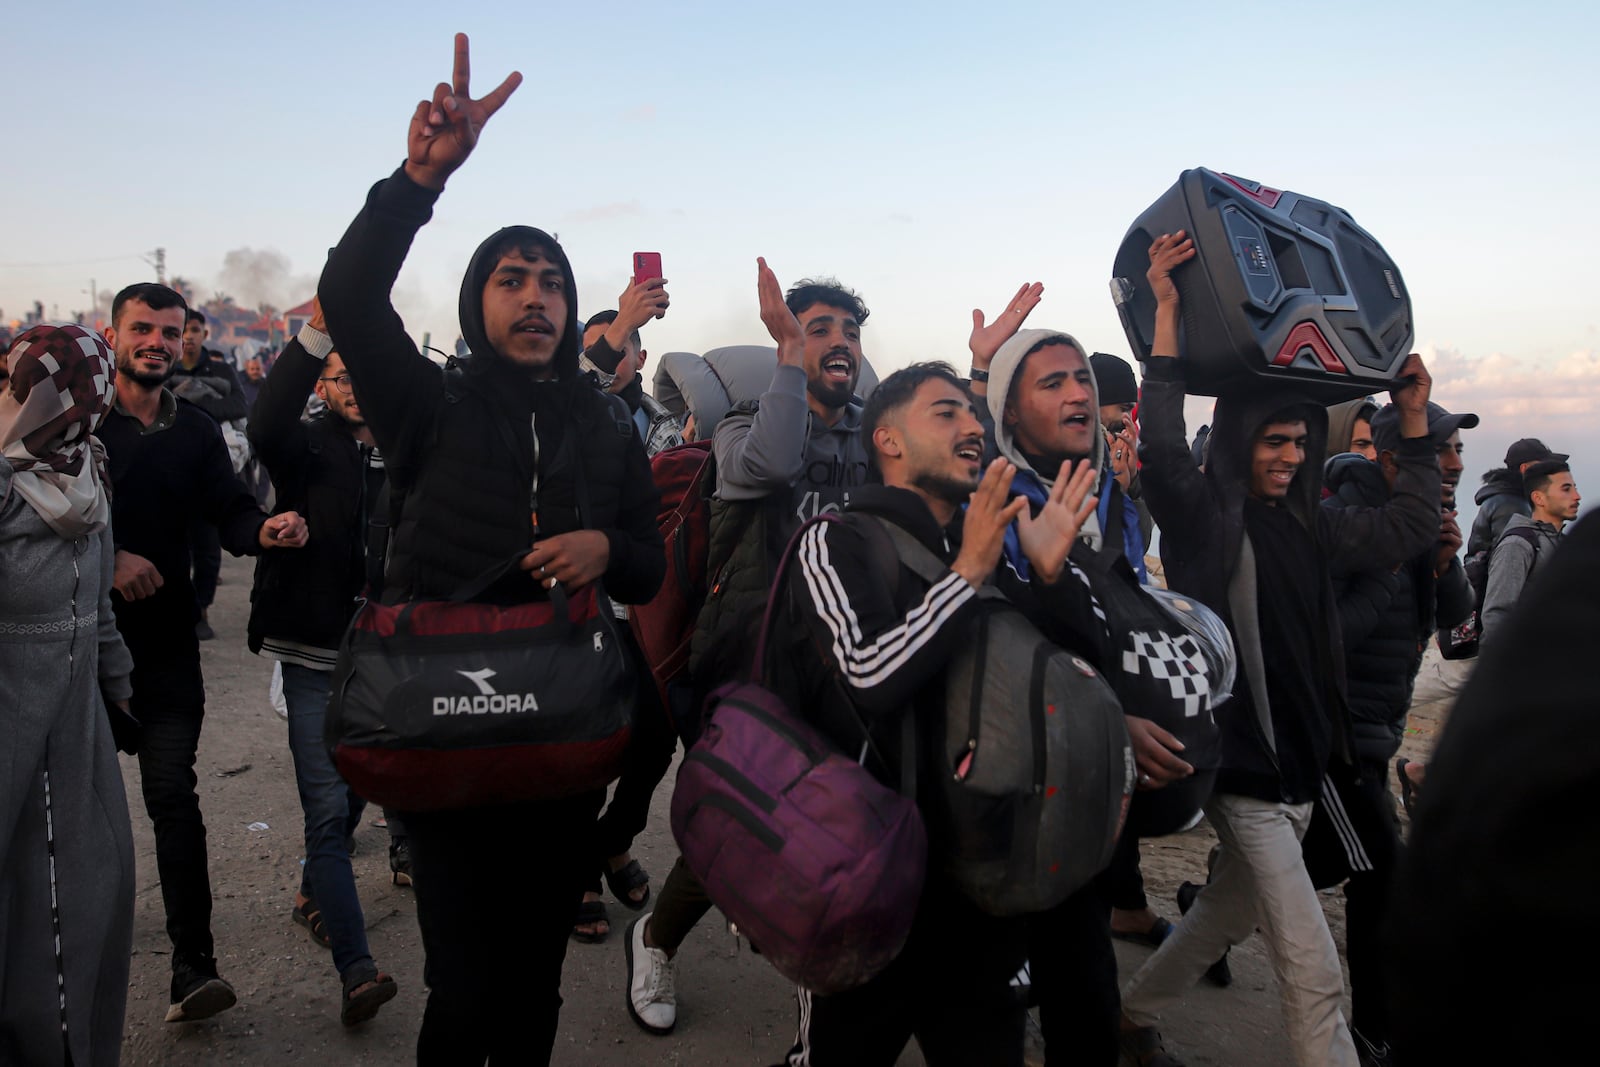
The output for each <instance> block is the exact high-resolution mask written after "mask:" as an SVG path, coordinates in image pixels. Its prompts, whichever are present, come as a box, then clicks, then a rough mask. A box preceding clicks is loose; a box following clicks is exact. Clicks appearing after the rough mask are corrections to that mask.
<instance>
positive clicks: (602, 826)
mask: <svg viewBox="0 0 1600 1067" xmlns="http://www.w3.org/2000/svg"><path fill="white" fill-rule="evenodd" d="M623 633H625V634H627V640H628V642H629V644H630V645H631V644H632V642H633V635H632V633H630V632H629V631H628V630H627V628H626V627H623ZM635 666H636V668H637V670H638V672H639V679H640V683H641V684H640V686H639V697H638V700H637V702H636V703H635V705H634V707H635V708H636V711H635V714H634V728H633V738H632V740H631V742H630V743H629V745H628V752H627V756H626V761H625V763H624V764H623V768H622V777H620V778H618V779H617V785H616V789H615V790H614V791H613V792H612V794H611V803H610V804H608V805H607V806H606V810H605V814H603V815H601V816H600V820H599V821H598V822H597V823H595V828H594V831H595V832H594V842H593V848H592V852H593V855H594V867H593V869H594V873H593V874H592V875H591V876H590V880H589V885H588V886H587V888H588V889H590V890H591V891H593V892H596V893H598V892H599V891H600V878H601V874H602V872H603V871H605V870H606V868H607V863H606V861H607V860H609V859H610V858H611V857H612V856H620V855H622V854H623V853H624V852H627V851H628V850H629V849H631V848H633V839H634V838H635V837H637V836H639V832H640V831H641V830H643V829H644V828H645V824H646V823H648V822H649V821H650V800H651V798H652V797H653V796H654V795H655V791H656V787H657V786H659V785H660V784H661V779H663V778H665V777H666V774H667V768H668V767H671V766H672V754H673V752H674V751H675V750H676V749H677V747H678V738H677V735H676V734H675V733H674V732H673V730H672V727H671V724H670V723H669V722H668V720H667V715H666V711H665V710H664V709H663V708H662V707H661V697H660V695H659V694H658V693H657V692H656V687H655V682H654V681H653V680H652V679H651V677H650V670H649V668H648V667H646V666H645V665H644V657H643V656H642V655H636V656H635Z"/></svg>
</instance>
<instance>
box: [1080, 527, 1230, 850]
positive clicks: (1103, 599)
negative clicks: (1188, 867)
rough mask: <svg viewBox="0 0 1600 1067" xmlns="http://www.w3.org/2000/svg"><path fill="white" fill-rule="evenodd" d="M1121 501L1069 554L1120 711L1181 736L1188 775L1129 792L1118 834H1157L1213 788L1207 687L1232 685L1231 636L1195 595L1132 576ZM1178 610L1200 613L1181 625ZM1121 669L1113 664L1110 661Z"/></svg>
mask: <svg viewBox="0 0 1600 1067" xmlns="http://www.w3.org/2000/svg"><path fill="white" fill-rule="evenodd" d="M1121 514H1122V509H1121V508H1117V507H1113V508H1111V509H1110V515H1111V518H1110V520H1109V521H1108V523H1107V526H1108V529H1107V530H1106V531H1105V536H1104V539H1103V544H1102V547H1101V548H1100V549H1099V550H1098V551H1094V550H1091V549H1090V548H1089V547H1088V546H1087V545H1084V544H1082V543H1079V544H1078V545H1077V546H1076V547H1074V548H1073V550H1072V556H1071V560H1072V562H1073V564H1074V565H1075V566H1076V568H1077V570H1078V571H1079V572H1080V573H1081V574H1082V575H1083V576H1084V577H1086V578H1087V579H1088V582H1089V588H1090V591H1091V592H1092V593H1093V594H1094V598H1095V601H1096V605H1097V607H1098V609H1099V611H1100V613H1102V614H1104V616H1105V621H1106V628H1107V630H1108V632H1109V633H1110V636H1111V644H1112V648H1113V651H1114V654H1115V656H1116V659H1115V660H1112V661H1109V662H1108V663H1107V672H1106V679H1107V680H1108V681H1109V682H1110V683H1111V688H1112V689H1113V690H1115V691H1116V694H1117V698H1118V699H1119V700H1120V701H1121V702H1122V710H1123V712H1124V713H1125V714H1127V715H1133V716H1137V717H1139V718H1143V719H1149V720H1150V721H1151V722H1153V723H1155V724H1156V725H1157V726H1160V727H1161V728H1162V729H1164V730H1166V731H1168V732H1169V733H1171V734H1173V735H1174V736H1175V737H1177V738H1178V740H1180V741H1182V742H1183V746H1184V749H1183V752H1182V757H1183V759H1184V760H1185V761H1186V762H1188V763H1189V764H1190V765H1192V766H1193V767H1194V769H1195V773H1194V774H1193V775H1191V776H1190V777H1188V778H1185V779H1183V780H1181V781H1178V782H1174V783H1172V784H1170V785H1168V786H1166V787H1165V788H1162V789H1155V790H1141V791H1139V792H1137V793H1135V794H1134V799H1133V803H1132V805H1131V806H1130V807H1129V810H1128V825H1127V829H1126V831H1125V832H1127V833H1132V834H1137V835H1138V836H1139V837H1160V836H1163V835H1165V834H1170V833H1175V832H1176V831H1178V830H1181V829H1183V828H1185V827H1186V826H1188V825H1189V824H1190V823H1192V822H1193V821H1194V819H1195V817H1196V816H1198V815H1199V813H1200V807H1201V805H1202V804H1204V803H1205V802H1206V799H1207V798H1208V797H1209V796H1210V795H1211V787H1212V785H1213V784H1214V783H1215V781H1216V775H1217V764H1218V762H1219V761H1220V759H1221V754H1222V735H1221V732H1220V731H1219V730H1218V728H1217V720H1216V716H1215V714H1214V710H1215V709H1214V703H1219V702H1220V701H1214V698H1213V694H1215V693H1225V692H1228V691H1229V690H1230V689H1231V688H1232V682H1231V680H1230V679H1229V678H1227V677H1221V676H1220V675H1221V674H1222V673H1223V672H1227V673H1229V674H1231V671H1228V667H1229V665H1231V664H1232V662H1233V647H1232V640H1231V638H1229V637H1228V636H1227V630H1226V627H1225V626H1224V625H1223V623H1222V622H1221V620H1220V619H1218V618H1217V617H1216V615H1215V614H1213V613H1212V612H1210V611H1209V610H1208V609H1207V608H1205V607H1204V606H1203V605H1201V604H1199V603H1198V602H1196V601H1193V600H1189V599H1187V598H1184V597H1180V596H1178V595H1177V594H1175V593H1171V592H1169V591H1167V590H1164V589H1154V588H1148V587H1146V586H1142V585H1140V584H1139V579H1138V577H1137V576H1136V575H1135V574H1134V573H1133V568H1132V567H1131V566H1130V565H1129V564H1128V562H1127V560H1126V559H1125V558H1124V557H1123V554H1122V534H1121V530H1120V529H1119V528H1117V527H1119V526H1120V523H1119V522H1118V520H1119V519H1120V518H1121ZM1184 616H1190V617H1191V618H1194V619H1198V620H1201V622H1200V624H1199V625H1190V624H1186V622H1185V620H1184ZM1118 667H1120V669H1117V668H1118Z"/></svg>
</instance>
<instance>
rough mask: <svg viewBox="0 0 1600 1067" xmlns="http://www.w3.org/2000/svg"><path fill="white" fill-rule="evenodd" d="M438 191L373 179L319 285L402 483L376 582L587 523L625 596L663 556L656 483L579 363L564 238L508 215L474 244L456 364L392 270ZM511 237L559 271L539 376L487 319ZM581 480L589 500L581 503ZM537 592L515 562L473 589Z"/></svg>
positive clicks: (448, 581) (629, 427)
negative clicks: (559, 303)
mask: <svg viewBox="0 0 1600 1067" xmlns="http://www.w3.org/2000/svg"><path fill="white" fill-rule="evenodd" d="M436 199H438V193H437V192H435V191H433V190H429V189H424V188H423V187H421V186H419V185H417V184H416V183H415V182H413V181H411V179H410V178H408V177H406V175H405V172H404V169H401V170H399V171H397V172H396V173H395V174H394V175H393V176H391V177H390V178H388V179H386V180H384V181H381V182H379V183H378V184H377V185H375V186H373V188H372V191H371V192H370V193H369V194H368V196H367V203H366V205H365V207H363V208H362V210H361V213H360V214H359V215H357V216H356V219H355V221H354V222H352V223H351V224H350V228H349V229H348V230H347V231H345V235H344V237H343V238H342V239H341V240H340V242H339V245H338V247H336V248H335V249H334V250H333V251H332V252H331V253H330V254H329V256H328V264H327V266H326V267H325V268H324V270H323V274H322V280H321V282H320V284H319V285H318V289H317V292H318V295H319V297H320V298H321V301H322V309H323V314H324V315H325V316H326V318H327V322H328V332H329V334H330V335H331V336H332V337H333V340H334V345H335V347H336V348H337V349H338V351H339V353H340V354H341V355H342V356H343V357H344V361H345V366H346V367H348V368H349V370H350V374H351V377H352V378H354V379H355V382H356V390H357V392H358V393H359V394H360V396H361V408H362V412H363V413H364V414H365V416H366V419H367V425H368V426H369V427H370V428H371V430H372V434H373V437H374V438H375V439H376V440H377V442H378V447H379V449H380V450H381V451H382V452H383V456H384V463H385V466H386V468H387V469H388V473H389V479H390V484H391V486H392V487H394V488H395V489H397V490H399V491H400V492H403V493H404V494H405V501H404V506H403V510H402V511H401V517H400V521H399V524H398V526H397V527H396V529H395V533H394V542H393V548H392V550H391V553H390V557H389V570H388V581H387V586H386V589H385V597H386V598H387V599H390V600H400V599H404V598H406V597H407V596H420V597H446V596H449V595H451V594H452V593H454V592H456V591H457V590H458V589H460V588H461V587H462V586H463V585H465V584H466V583H467V582H469V581H471V580H472V579H474V578H476V577H477V576H479V575H481V574H483V573H484V572H485V571H487V570H488V569H489V568H491V567H493V566H494V565H496V564H498V563H502V562H504V561H506V560H507V559H509V558H510V557H511V556H512V555H513V554H515V553H517V552H519V551H523V552H525V551H526V550H527V549H528V547H529V545H531V544H532V543H533V541H534V539H535V538H536V537H543V536H553V535H556V534H561V533H565V532H568V531H571V530H575V529H579V528H583V529H591V530H599V531H601V532H603V533H605V535H606V537H607V540H608V543H609V545H610V558H609V562H608V564H607V567H606V571H605V575H604V581H605V585H606V591H607V592H608V593H609V594H610V595H611V596H612V597H614V598H615V599H617V600H619V601H621V602H623V603H640V602H642V601H645V600H648V599H649V598H650V597H651V596H653V595H654V594H655V591H656V589H657V588H658V587H659V586H660V584H661V578H662V576H663V574H664V573H665V571H666V558H665V555H664V554H663V550H662V543H661V535H660V532H659V530H658V529H657V528H656V521H655V519H656V509H657V504H658V496H657V493H656V489H655V484H654V482H653V481H652V480H651V477H650V465H649V462H648V461H647V460H646V459H645V455H644V449H643V447H642V446H641V445H640V444H639V440H638V437H637V435H636V434H635V433H634V430H633V422H632V420H631V418H630V417H629V413H628V410H627V406H626V405H625V404H623V403H622V401H620V400H618V399H616V398H615V397H608V396H606V395H605V394H603V393H600V392H599V391H597V390H596V389H594V388H593V387H592V386H591V385H590V384H589V383H588V381H587V380H586V379H584V378H583V377H582V376H580V375H579V373H578V352H579V343H580V338H579V335H578V320H577V306H578V299H577V290H576V286H575V285H574V283H573V280H572V268H571V265H570V264H569V263H568V262H567V259H566V255H565V253H563V252H562V250H561V246H560V245H558V244H556V242H555V241H554V239H552V238H551V237H549V236H548V235H547V234H545V233H543V232H542V231H539V230H535V229H533V228H532V227H528V226H513V227H507V228H505V229H503V230H500V231H498V232H496V233H495V234H493V235H491V236H490V237H489V238H488V239H487V240H486V241H484V242H483V244H481V245H479V247H478V250H477V251H476V252H475V253H474V254H473V257H472V261H471V262H470V263H469V264H468V266H467V271H466V274H465V276H464V277H463V279H462V283H461V294H460V314H461V335H462V337H463V338H465V340H466V342H467V344H468V346H469V347H470V348H471V350H472V353H473V354H472V356H471V358H469V359H468V360H467V361H466V363H465V365H464V369H462V370H461V371H459V372H454V371H452V372H446V371H445V370H444V369H443V368H441V367H439V366H438V365H437V364H435V363H433V362H432V361H431V360H429V359H428V358H426V357H425V356H423V355H422V354H421V353H420V352H419V351H418V350H417V347H416V345H415V344H414V343H413V342H412V341H411V339H410V337H409V336H407V334H406V332H405V327H404V324H403V323H402V322H401V321H400V316H399V315H398V314H396V312H395V310H394V308H393V307H392V306H390V303H389V291H390V289H391V288H392V287H393V285H394V280H395V277H396V275H397V274H398V273H399V271H400V267H401V265H402V264H403V263H404V261H405V257H406V253H407V251H409V249H410V247H411V241H412V239H413V238H414V237H415V236H416V233H417V230H419V229H420V228H421V227H422V225H423V224H424V223H426V222H427V221H428V219H429V218H430V217H431V215H432V209H433V203H434V201H435V200H436ZM508 242H509V243H511V244H513V245H520V246H526V245H535V246H537V247H539V248H540V249H541V251H543V252H545V253H546V254H547V255H548V256H550V257H551V258H553V259H554V260H555V261H556V262H557V263H558V264H559V265H560V267H561V268H562V272H563V274H564V276H565V279H566V300H567V315H566V321H565V322H564V323H563V324H562V335H561V342H560V345H559V347H558V348H557V350H556V355H555V371H556V376H555V378H554V380H550V381H535V380H534V379H533V378H531V377H530V376H529V374H528V372H527V371H526V370H524V369H522V368H519V367H517V366H516V365H515V364H512V363H510V362H508V361H506V360H505V359H503V358H501V357H500V355H499V354H498V353H497V352H495V350H494V348H493V346H492V345H490V343H489V339H488V336H487V334H486V333H485V331H484V325H483V289H484V285H485V283H486V282H487V281H488V279H489V275H490V274H491V273H492V272H493V270H494V268H495V266H496V264H497V263H498V261H499V257H498V255H497V254H494V253H495V250H496V249H503V248H504V247H505V245H506V244H507V243H508ZM580 485H581V489H582V491H583V492H584V493H585V495H586V496H587V504H588V507H587V509H586V510H587V514H585V515H583V516H582V517H581V519H580V517H579V516H578V514H577V511H578V508H577V504H578V497H579V491H580ZM534 514H537V515H538V529H537V531H536V530H535V528H534V522H533V516H534ZM543 596H544V591H543V589H542V588H540V586H539V585H538V583H536V582H535V581H533V580H532V578H531V577H530V576H529V575H527V574H525V573H522V572H520V571H518V572H513V573H512V574H511V575H510V576H508V577H507V578H505V579H502V580H501V581H500V582H498V583H497V584H496V585H495V586H493V587H492V588H491V589H490V591H489V592H488V593H487V594H486V595H485V596H484V597H483V598H482V599H486V600H491V601H494V602H499V603H516V602H519V601H524V600H532V599H539V598H542V597H543Z"/></svg>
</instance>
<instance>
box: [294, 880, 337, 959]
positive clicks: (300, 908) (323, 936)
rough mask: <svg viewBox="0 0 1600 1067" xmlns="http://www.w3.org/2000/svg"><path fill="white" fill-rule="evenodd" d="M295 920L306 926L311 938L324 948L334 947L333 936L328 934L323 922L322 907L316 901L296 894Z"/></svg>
mask: <svg viewBox="0 0 1600 1067" xmlns="http://www.w3.org/2000/svg"><path fill="white" fill-rule="evenodd" d="M294 921H295V922H296V923H298V924H299V925H301V926H304V927H305V928H306V933H308V934H310V935H311V940H313V941H315V942H316V943H317V944H319V945H321V946H322V947H323V948H326V949H331V948H333V938H331V937H329V936H328V928H327V927H326V926H325V925H323V922H322V909H321V908H318V907H317V903H316V901H314V900H312V899H311V898H310V897H301V896H300V895H299V894H298V893H297V894H295V904H294Z"/></svg>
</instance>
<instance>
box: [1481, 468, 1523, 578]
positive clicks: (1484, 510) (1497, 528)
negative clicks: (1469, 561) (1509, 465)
mask: <svg viewBox="0 0 1600 1067" xmlns="http://www.w3.org/2000/svg"><path fill="white" fill-rule="evenodd" d="M1472 502H1473V503H1474V504H1476V505H1478V516H1477V518H1475V519H1473V520H1472V533H1471V535H1470V536H1468V538H1467V555H1469V556H1471V555H1474V554H1476V553H1478V552H1493V551H1494V546H1495V544H1496V543H1497V542H1498V541H1499V540H1500V534H1501V533H1503V532H1504V531H1505V528H1506V523H1508V522H1510V521H1511V516H1513V515H1521V516H1522V517H1523V518H1528V517H1529V516H1531V515H1532V514H1533V506H1532V505H1531V504H1529V503H1528V494H1527V493H1525V492H1523V491H1522V474H1521V472H1519V471H1514V470H1508V469H1506V468H1505V467H1496V468H1495V469H1494V470H1492V471H1489V472H1488V473H1487V474H1485V475H1484V476H1483V484H1482V485H1480V486H1478V491H1477V493H1475V494H1474V495H1473V497H1472Z"/></svg>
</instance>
